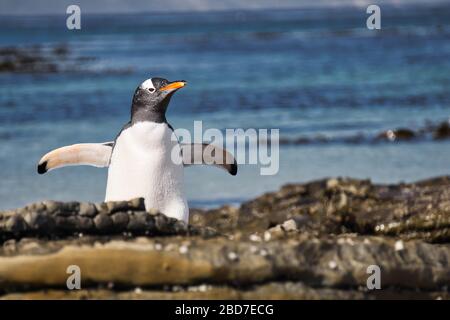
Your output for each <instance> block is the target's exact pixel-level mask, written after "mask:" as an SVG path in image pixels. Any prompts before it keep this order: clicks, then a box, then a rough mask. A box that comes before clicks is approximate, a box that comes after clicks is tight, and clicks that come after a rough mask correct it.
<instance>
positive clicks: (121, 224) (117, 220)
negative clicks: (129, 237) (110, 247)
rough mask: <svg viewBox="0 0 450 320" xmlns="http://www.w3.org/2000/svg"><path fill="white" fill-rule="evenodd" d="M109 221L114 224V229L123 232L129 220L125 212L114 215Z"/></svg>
mask: <svg viewBox="0 0 450 320" xmlns="http://www.w3.org/2000/svg"><path fill="white" fill-rule="evenodd" d="M111 219H112V221H113V223H114V228H116V229H118V230H125V229H126V227H127V225H128V222H129V220H130V219H129V217H128V214H126V213H125V212H117V213H114V214H113V215H112V216H111Z"/></svg>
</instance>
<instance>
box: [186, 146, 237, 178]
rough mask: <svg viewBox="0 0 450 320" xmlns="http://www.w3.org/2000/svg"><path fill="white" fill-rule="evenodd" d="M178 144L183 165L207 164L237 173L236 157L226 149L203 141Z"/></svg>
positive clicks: (230, 172) (233, 173)
mask: <svg viewBox="0 0 450 320" xmlns="http://www.w3.org/2000/svg"><path fill="white" fill-rule="evenodd" d="M180 145H181V152H182V156H183V163H184V165H185V166H190V165H195V164H207V165H213V166H216V167H219V168H222V169H225V170H226V171H228V173H229V174H231V175H233V176H235V175H236V174H237V162H236V159H235V158H234V157H233V155H232V154H231V153H229V152H228V151H227V150H225V149H222V148H219V147H217V146H215V145H213V144H205V143H202V144H201V143H191V144H188V143H185V144H184V143H182V144H180Z"/></svg>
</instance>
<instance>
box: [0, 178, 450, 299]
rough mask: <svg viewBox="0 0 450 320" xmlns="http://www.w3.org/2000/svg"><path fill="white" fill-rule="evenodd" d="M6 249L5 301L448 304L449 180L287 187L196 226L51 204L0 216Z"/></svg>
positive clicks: (1, 282)
mask: <svg viewBox="0 0 450 320" xmlns="http://www.w3.org/2000/svg"><path fill="white" fill-rule="evenodd" d="M0 243H1V246H0V298H4V299H55V298H64V299H86V298H87V299H335V298H337V299H377V298H387V299H394V298H395V299H411V298H421V299H422V298H425V299H449V297H450V294H449V285H450V177H440V178H435V179H430V180H426V181H420V182H417V183H412V184H397V185H376V184H373V183H371V182H370V181H368V180H355V179H342V178H338V179H325V180H320V181H314V182H310V183H306V184H290V185H285V186H283V187H282V188H281V189H280V190H278V191H276V192H272V193H267V194H264V195H262V196H260V197H258V198H256V199H253V200H251V201H248V202H246V203H243V204H242V205H241V206H240V207H238V208H236V207H230V206H224V207H221V208H217V209H213V210H198V209H192V210H191V218H190V224H189V225H186V224H184V223H182V222H180V221H176V220H174V219H171V218H167V217H165V216H164V215H162V214H160V213H157V212H145V210H144V207H143V203H142V200H141V199H135V200H132V201H130V202H115V203H98V204H89V203H78V202H70V203H61V202H54V201H44V202H41V203H35V204H32V205H29V206H27V207H25V208H21V209H17V210H12V211H4V212H0ZM69 265H77V266H79V267H80V270H81V290H68V289H67V287H66V280H67V278H68V276H69V274H67V273H66V270H67V267H68V266H69ZM370 265H377V266H379V267H380V270H381V289H378V290H377V289H373V290H370V289H368V287H367V279H368V277H369V276H370V274H368V273H367V268H368V266H370Z"/></svg>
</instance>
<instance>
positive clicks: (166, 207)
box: [37, 78, 237, 222]
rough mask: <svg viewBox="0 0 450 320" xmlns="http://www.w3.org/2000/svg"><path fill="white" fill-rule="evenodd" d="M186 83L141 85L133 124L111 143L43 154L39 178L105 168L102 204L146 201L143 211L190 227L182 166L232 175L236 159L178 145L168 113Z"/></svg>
mask: <svg viewBox="0 0 450 320" xmlns="http://www.w3.org/2000/svg"><path fill="white" fill-rule="evenodd" d="M185 85H186V81H173V82H169V81H168V80H166V79H162V78H151V79H148V80H145V81H144V82H143V83H142V84H141V85H140V86H138V87H137V89H136V91H135V93H134V96H133V100H132V105H131V119H130V121H129V122H128V123H127V124H125V126H124V127H123V128H122V130H121V131H120V132H119V134H118V135H117V137H116V139H115V140H114V141H112V142H105V143H82V144H75V145H71V146H65V147H62V148H59V149H56V150H53V151H51V152H49V153H47V154H46V155H44V156H43V157H42V158H41V160H40V161H39V164H38V168H37V170H38V173H40V174H43V173H46V172H47V171H50V170H52V169H56V168H60V167H64V166H69V165H91V166H96V167H109V168H108V181H107V186H106V196H105V201H122V200H130V199H133V198H138V197H141V198H144V201H145V207H146V209H147V210H149V209H152V208H153V209H157V210H159V211H160V212H162V213H164V214H165V215H167V216H169V217H173V218H176V219H179V220H183V221H185V222H188V220H189V208H188V205H187V201H186V196H185V192H184V181H183V179H184V178H183V176H184V175H183V170H184V168H183V167H184V166H186V165H193V164H210V165H216V166H218V167H221V168H223V169H225V170H227V171H228V172H229V173H230V174H232V175H236V173H237V164H236V160H235V159H234V157H233V156H232V155H231V154H230V153H229V152H227V151H226V150H223V149H221V148H219V147H216V146H213V145H207V144H180V143H179V142H178V140H177V139H176V138H175V139H173V138H172V134H174V132H173V128H172V126H171V125H170V124H169V123H168V122H167V119H166V110H167V107H168V105H169V102H170V99H171V97H172V95H173V94H174V93H175V92H176V91H177V90H178V89H180V88H183V87H184V86H185Z"/></svg>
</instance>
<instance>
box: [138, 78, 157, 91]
mask: <svg viewBox="0 0 450 320" xmlns="http://www.w3.org/2000/svg"><path fill="white" fill-rule="evenodd" d="M141 88H142V89H147V90H149V91H151V92H153V91H155V86H154V85H153V81H152V79H151V78H150V79H147V80H145V81H144V82H142V84H141Z"/></svg>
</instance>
